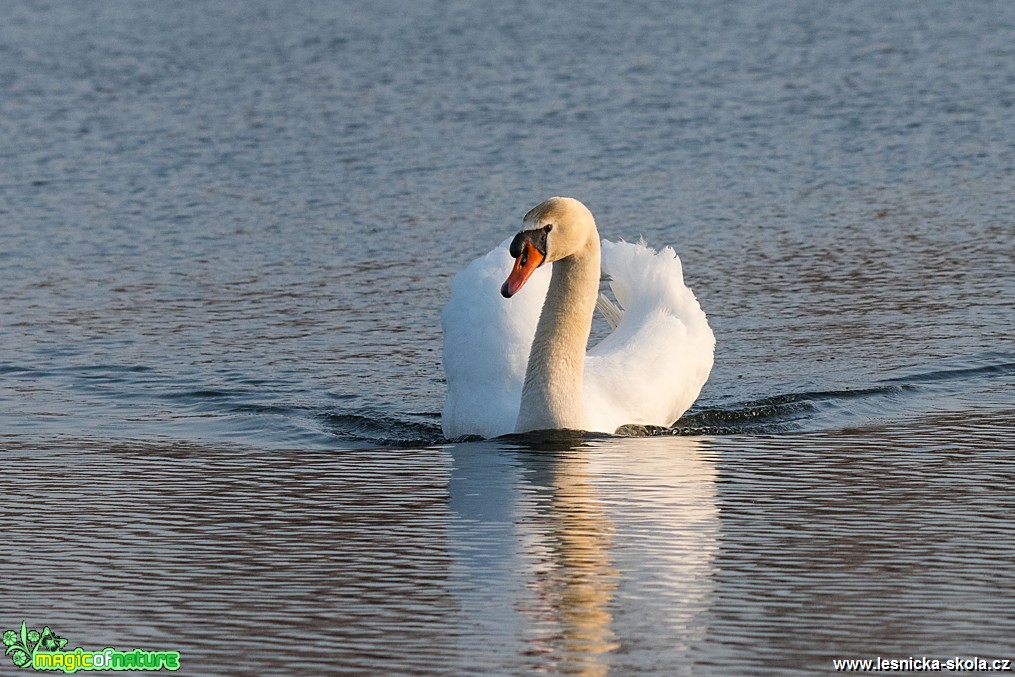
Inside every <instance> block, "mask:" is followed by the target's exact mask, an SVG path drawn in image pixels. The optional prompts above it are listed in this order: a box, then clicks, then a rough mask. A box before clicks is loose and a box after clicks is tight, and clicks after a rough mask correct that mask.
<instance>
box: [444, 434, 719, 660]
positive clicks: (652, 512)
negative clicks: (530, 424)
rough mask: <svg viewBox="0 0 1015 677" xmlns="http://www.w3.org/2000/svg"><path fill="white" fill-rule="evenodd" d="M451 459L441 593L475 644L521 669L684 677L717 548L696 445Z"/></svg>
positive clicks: (503, 446)
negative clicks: (466, 623) (452, 601)
mask: <svg viewBox="0 0 1015 677" xmlns="http://www.w3.org/2000/svg"><path fill="white" fill-rule="evenodd" d="M451 455H452V458H453V461H454V465H453V469H452V476H451V483H450V492H451V497H450V501H451V513H452V514H451V518H452V519H451V526H450V530H449V535H450V543H449V550H450V553H451V556H452V568H451V587H452V591H453V593H454V594H455V596H456V598H457V599H458V601H459V604H461V606H462V611H463V612H464V614H463V615H464V616H465V617H467V618H470V619H475V622H476V623H477V624H478V626H479V627H476V628H475V631H476V634H478V635H479V636H482V637H484V638H486V641H495V642H497V645H498V648H499V650H500V651H503V650H504V649H506V648H507V647H509V646H513V647H514V649H515V651H514V652H512V653H514V654H515V657H514V660H518V658H519V657H526V656H527V657H529V658H530V659H531V660H532V667H533V668H536V667H537V666H541V667H543V668H544V669H545V667H546V664H547V661H548V660H549V661H550V662H551V664H552V665H553V666H554V668H555V669H557V670H559V671H562V672H567V673H572V674H584V675H603V674H606V673H607V672H608V671H610V670H611V669H617V670H618V671H620V672H626V671H627V670H639V669H645V668H652V669H655V670H658V669H661V668H665V669H666V670H667V671H669V672H671V674H681V673H685V672H689V671H690V667H691V661H692V660H693V656H692V655H691V654H692V651H693V648H694V646H695V644H696V642H697V641H698V640H700V639H701V638H702V636H703V635H704V632H705V629H706V628H707V610H708V608H709V605H710V604H711V601H712V596H713V590H714V586H713V577H712V573H713V566H714V564H713V563H714V560H715V557H716V553H717V550H718V536H719V520H718V509H717V507H716V494H715V468H714V465H713V464H712V463H711V462H710V461H708V460H706V459H705V458H703V457H702V454H701V449H700V447H699V444H698V442H697V441H696V440H694V439H690V438H604V439H571V440H568V439H566V438H565V439H554V440H549V441H548V440H539V439H533V438H523V439H514V440H507V441H501V440H498V441H486V442H479V443H471V444H462V445H457V446H455V447H453V448H452V449H451ZM466 635H467V636H463V640H465V641H469V640H468V637H472V636H473V633H472V632H469V633H466ZM472 649H473V650H475V647H472ZM465 653H468V651H466V652H465ZM643 661H644V662H643ZM648 661H651V662H650V663H648ZM661 662H662V664H661Z"/></svg>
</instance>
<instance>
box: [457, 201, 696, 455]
mask: <svg viewBox="0 0 1015 677" xmlns="http://www.w3.org/2000/svg"><path fill="white" fill-rule="evenodd" d="M522 223H523V228H522V230H521V231H519V232H518V233H517V234H516V235H514V236H513V237H509V238H507V239H506V240H504V241H503V242H502V243H501V244H500V246H498V247H497V248H495V249H494V250H492V251H491V252H489V253H488V254H486V255H485V256H482V257H480V258H478V259H476V260H474V261H472V263H470V264H469V265H468V266H467V267H466V268H465V269H464V270H462V271H460V272H458V273H457V274H456V275H455V277H454V280H453V281H452V284H451V298H450V299H449V300H448V302H447V305H445V307H444V310H443V311H442V312H441V328H442V330H443V334H444V349H443V360H444V372H445V376H446V379H447V397H446V400H445V404H444V409H443V411H442V413H441V428H442V430H443V432H444V435H445V437H447V438H448V439H458V438H461V437H465V436H476V435H478V436H480V437H485V438H490V437H497V436H499V435H505V434H508V433H524V432H530V431H534V430H549V429H570V430H582V431H589V432H602V433H610V434H612V433H614V432H616V430H617V429H618V428H620V427H621V426H624V425H653V426H671V425H673V423H674V422H675V421H676V420H677V419H678V418H680V416H681V415H683V413H684V412H685V411H687V409H688V407H690V406H691V404H692V403H693V402H694V401H695V400H696V399H697V397H698V395H699V393H700V392H701V388H702V386H703V385H704V384H705V381H706V380H707V379H708V375H709V373H710V372H711V370H712V363H713V355H714V352H715V336H714V335H713V333H712V329H711V328H710V327H709V325H708V320H707V319H706V317H705V313H704V312H703V311H702V310H701V306H700V305H699V304H698V301H697V299H696V298H695V296H694V294H693V293H692V292H691V290H690V289H688V288H687V287H686V286H685V285H684V277H683V271H682V268H681V264H680V259H679V258H678V257H677V255H676V253H675V252H674V251H673V249H671V248H670V247H666V248H664V249H663V250H662V251H660V252H658V253H657V252H655V251H654V250H652V249H650V248H648V247H647V246H645V245H644V244H633V243H629V242H610V241H609V240H605V239H604V240H600V238H599V232H598V230H597V228H596V222H595V219H594V218H593V216H592V213H591V212H590V211H589V210H588V208H587V207H586V206H585V205H584V204H582V203H581V202H579V201H578V200H576V199H574V198H566V197H553V198H550V199H548V200H546V201H544V202H542V203H540V204H539V205H537V206H535V207H534V208H532V209H531V210H530V211H529V212H528V213H527V214H526V215H525V217H524V218H523V219H522ZM601 275H604V276H605V277H606V278H607V279H608V280H609V281H610V283H609V284H610V288H611V290H612V292H613V294H614V297H615V298H616V300H617V302H618V304H619V307H618V305H614V304H613V303H612V302H611V301H610V300H609V299H607V298H606V296H605V295H600V293H599V283H600V276H601ZM498 290H499V292H500V293H498ZM597 307H598V308H599V309H600V310H601V311H602V312H603V314H604V315H605V316H606V319H607V321H608V322H609V324H610V326H611V327H612V328H613V330H612V332H611V333H610V334H608V335H607V336H606V337H605V338H604V339H603V340H602V341H600V342H599V343H598V344H597V345H595V346H593V347H592V348H591V349H588V350H586V347H587V344H588V340H589V334H590V332H591V328H592V316H593V314H594V312H595V309H596V308H597Z"/></svg>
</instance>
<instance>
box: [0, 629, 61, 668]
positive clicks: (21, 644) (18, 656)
mask: <svg viewBox="0 0 1015 677" xmlns="http://www.w3.org/2000/svg"><path fill="white" fill-rule="evenodd" d="M3 640H4V647H5V651H4V653H5V654H6V655H8V656H10V657H11V661H13V662H14V665H16V666H18V667H19V668H28V667H31V666H32V659H33V658H34V656H35V652H36V651H60V650H62V649H63V648H64V647H65V646H67V640H66V639H64V638H63V637H57V636H56V634H54V633H53V631H52V630H50V629H49V626H48V625H47V626H46V627H44V628H43V629H42V632H39V631H38V630H29V629H28V622H27V621H21V631H20V632H18V631H17V630H4V634H3Z"/></svg>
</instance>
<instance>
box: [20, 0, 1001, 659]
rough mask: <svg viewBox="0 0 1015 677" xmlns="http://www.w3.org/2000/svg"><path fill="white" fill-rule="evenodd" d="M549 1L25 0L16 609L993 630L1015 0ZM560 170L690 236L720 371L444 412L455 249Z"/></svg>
mask: <svg viewBox="0 0 1015 677" xmlns="http://www.w3.org/2000/svg"><path fill="white" fill-rule="evenodd" d="M544 5H545V3H535V2H533V3H523V4H521V5H518V4H511V3H493V2H489V3H487V2H476V3H458V4H456V3H443V2H440V3H439V2H389V3H375V4H374V5H373V6H371V7H369V8H368V7H365V6H359V5H356V6H352V5H351V4H349V5H347V4H346V3H323V2H321V3H314V2H306V3H299V4H295V5H293V4H284V3H260V2H251V3H226V2H221V3H216V2H212V3H194V4H190V3H162V4H149V5H123V4H122V3H108V4H107V3H79V4H78V3H75V4H62V5H61V4H55V5H47V4H39V3H27V2H26V3H11V4H9V6H8V7H7V8H6V9H5V18H4V21H3V22H2V24H0V88H2V90H0V91H2V92H3V96H2V97H0V130H2V132H3V134H2V135H0V138H2V140H0V424H2V428H0V453H2V460H3V464H4V466H3V467H4V479H5V483H4V489H3V494H2V495H3V500H2V502H0V510H2V515H0V517H2V519H3V523H4V525H5V531H6V533H7V537H6V539H5V547H4V548H2V549H0V575H2V578H3V581H4V593H5V604H4V613H3V614H2V619H0V620H2V623H3V629H8V628H14V627H18V626H20V623H21V621H22V620H26V621H27V622H28V623H29V625H31V626H32V627H38V628H41V627H42V626H44V625H48V626H51V627H52V628H53V629H54V630H55V631H56V632H57V633H58V634H59V635H60V636H63V637H66V638H68V639H69V641H70V642H71V646H77V645H80V646H82V647H92V648H102V647H107V646H115V647H117V648H121V649H128V648H134V647H136V646H140V647H144V648H150V649H175V650H179V651H180V652H181V654H182V659H181V660H182V662H183V665H184V669H183V672H185V673H186V674H202V675H204V674H207V675H211V674H222V675H234V674H262V675H268V674H278V675H283V674H308V673H315V674H327V673H329V672H349V673H355V674H367V673H377V674H399V673H416V674H434V673H437V674H477V673H484V672H485V673H488V674H526V673H531V672H550V673H568V674H588V675H604V674H607V673H610V674H620V675H626V674H660V675H679V674H715V675H730V674H744V675H748V674H810V673H814V672H831V670H832V659H833V658H851V657H875V656H882V657H886V658H897V657H907V656H923V655H927V656H935V657H941V658H947V657H953V656H956V655H958V656H973V655H978V656H985V657H990V658H1015V645H1013V644H1012V637H1015V611H1013V609H1015V569H1013V568H1012V562H1013V561H1015V531H1013V529H1012V527H1011V521H1012V516H1013V514H1015V496H1013V494H1012V491H1011V487H1012V486H1013V482H1015V394H1013V393H1015V344H1013V340H1012V337H1013V335H1015V301H1013V298H1015V126H1013V125H1012V124H1011V120H1012V118H1013V115H1015V6H1013V5H1011V4H1010V3H1000V2H999V3H985V4H981V5H977V8H976V10H975V11H971V10H968V8H965V6H963V5H961V4H960V3H937V2H903V3H891V4H885V3H849V4H835V5H824V4H822V5H816V4H813V3H792V2H774V1H773V2H765V3H760V4H754V5H750V6H747V7H744V6H732V5H726V4H725V3H705V2H701V3H682V4H681V6H679V7H675V6H672V3H666V2H654V1H651V2H644V3H635V4H633V5H625V6H624V7H623V8H621V6H620V5H617V4H616V3H585V4H584V5H582V6H581V7H580V9H579V8H577V7H576V8H575V9H574V10H573V11H572V10H571V9H566V7H567V6H566V5H562V6H560V7H556V8H555V7H546V6H544ZM551 194H564V195H573V196H575V197H578V198H580V199H582V200H583V201H585V202H586V203H587V204H588V205H589V206H590V208H591V209H592V210H593V212H594V213H595V214H596V217H597V221H598V223H599V227H600V230H601V231H602V233H603V235H604V236H606V237H610V238H621V237H622V238H626V239H629V240H633V239H636V238H638V237H639V236H644V237H645V238H646V240H647V241H648V242H649V243H651V244H656V245H662V244H671V245H673V246H675V248H676V249H677V251H678V252H679V253H680V255H681V256H682V258H683V262H684V271H685V275H686V277H687V281H688V284H689V285H690V286H691V287H692V288H693V289H694V291H695V293H696V295H697V296H698V298H699V300H700V301H701V303H702V306H703V308H704V309H705V310H706V312H707V313H708V315H709V319H710V322H711V324H712V326H713V328H714V330H715V333H716V337H717V341H718V344H717V352H716V368H715V370H714V371H713V374H712V377H711V379H710V381H709V383H708V384H707V385H706V386H705V389H704V391H703V393H702V397H701V399H700V400H699V402H698V403H697V405H696V406H695V408H694V409H692V410H691V412H689V414H688V415H687V416H685V418H684V419H682V420H681V421H679V422H678V423H677V425H676V426H675V427H674V429H673V430H660V431H650V432H652V433H654V434H653V435H651V436H640V437H613V438H610V437H589V438H585V439H566V438H565V439H544V438H542V437H523V438H516V439H505V440H496V441H487V442H457V443H456V442H455V441H449V440H444V439H442V438H441V435H440V427H439V414H438V412H439V411H440V408H441V405H442V398H443V390H444V384H443V381H442V378H443V374H442V370H441V365H440V347H441V343H440V331H439V324H438V316H439V311H440V307H441V305H442V304H443V302H444V301H445V300H446V298H447V294H448V291H449V285H450V280H451V277H452V276H453V274H454V272H455V271H456V270H458V269H460V268H462V267H464V266H465V264H466V263H467V262H468V261H469V260H470V259H471V258H473V257H475V256H478V255H480V254H482V253H485V252H486V251H487V250H489V249H490V248H491V247H493V246H494V245H495V244H496V243H498V242H500V241H501V240H502V239H504V237H506V236H507V235H509V234H510V233H512V232H514V230H516V229H517V228H518V224H519V223H520V218H521V215H522V214H524V212H525V211H526V210H527V209H528V208H529V207H530V206H532V205H533V204H535V203H536V202H538V201H540V200H542V199H543V198H545V197H547V196H548V195H551ZM604 331H605V326H598V325H597V327H596V328H595V336H594V338H595V337H598V336H601V335H602V334H603V332H604ZM4 660H5V662H6V660H7V659H4Z"/></svg>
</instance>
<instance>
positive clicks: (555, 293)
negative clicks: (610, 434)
mask: <svg viewBox="0 0 1015 677" xmlns="http://www.w3.org/2000/svg"><path fill="white" fill-rule="evenodd" d="M598 296H599V235H598V234H597V233H596V232H595V231H593V233H592V236H591V237H590V238H589V241H588V243H587V244H586V246H585V247H584V248H582V249H581V250H579V251H578V252H577V253H575V254H572V255H571V256H568V257H567V258H564V259H560V260H559V261H555V262H554V264H553V272H552V274H551V276H550V287H549V290H548V291H547V293H546V301H544V302H543V310H542V312H541V313H540V315H539V324H538V325H536V337H535V339H534V340H533V341H532V349H531V351H530V352H529V363H528V366H527V367H526V369H525V385H524V386H523V387H522V401H521V407H520V409H519V411H518V422H517V424H516V425H515V432H527V431H530V430H548V429H559V428H569V429H573V430H586V429H587V428H588V425H587V421H586V418H585V402H584V397H583V395H582V374H583V372H584V371H585V348H586V346H587V344H588V340H589V332H590V331H591V329H592V314H593V312H594V311H595V307H596V298H597V297H598Z"/></svg>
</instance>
